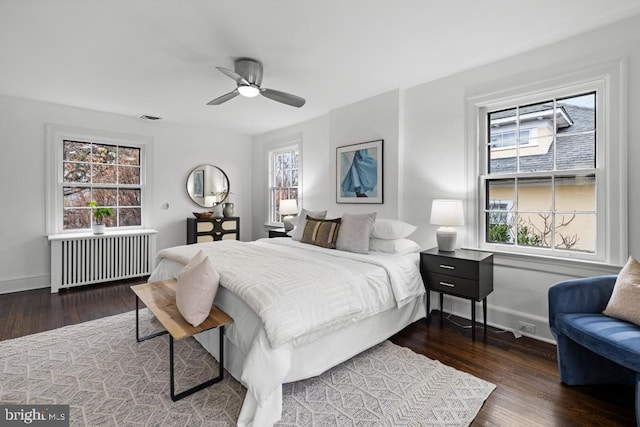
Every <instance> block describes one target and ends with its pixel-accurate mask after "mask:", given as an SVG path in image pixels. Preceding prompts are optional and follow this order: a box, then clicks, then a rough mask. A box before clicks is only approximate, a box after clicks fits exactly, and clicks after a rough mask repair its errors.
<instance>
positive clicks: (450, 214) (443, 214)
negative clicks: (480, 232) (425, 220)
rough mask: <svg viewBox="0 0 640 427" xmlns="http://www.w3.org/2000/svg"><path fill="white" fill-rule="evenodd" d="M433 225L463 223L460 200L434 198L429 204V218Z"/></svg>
mask: <svg viewBox="0 0 640 427" xmlns="http://www.w3.org/2000/svg"><path fill="white" fill-rule="evenodd" d="M429 222H430V223H431V224H434V225H446V226H453V225H464V214H463V212H462V200H450V199H435V200H434V201H433V203H432V204H431V220H430V221H429Z"/></svg>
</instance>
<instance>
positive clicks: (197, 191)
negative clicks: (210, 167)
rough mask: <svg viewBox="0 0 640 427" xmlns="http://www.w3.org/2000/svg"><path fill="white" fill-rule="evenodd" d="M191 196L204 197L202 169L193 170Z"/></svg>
mask: <svg viewBox="0 0 640 427" xmlns="http://www.w3.org/2000/svg"><path fill="white" fill-rule="evenodd" d="M193 197H204V169H199V170H196V171H193Z"/></svg>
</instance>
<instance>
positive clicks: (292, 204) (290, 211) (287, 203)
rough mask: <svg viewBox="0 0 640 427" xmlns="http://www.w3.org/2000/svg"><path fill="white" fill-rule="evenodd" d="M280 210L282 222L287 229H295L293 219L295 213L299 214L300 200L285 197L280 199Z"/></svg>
mask: <svg viewBox="0 0 640 427" xmlns="http://www.w3.org/2000/svg"><path fill="white" fill-rule="evenodd" d="M278 212H279V213H280V215H281V216H282V224H283V225H284V230H285V231H291V230H293V225H294V224H293V223H292V222H291V220H293V217H294V215H297V214H298V201H297V200H296V199H284V200H280V206H279V209H278Z"/></svg>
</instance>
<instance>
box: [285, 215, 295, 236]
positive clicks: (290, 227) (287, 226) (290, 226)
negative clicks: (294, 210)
mask: <svg viewBox="0 0 640 427" xmlns="http://www.w3.org/2000/svg"><path fill="white" fill-rule="evenodd" d="M294 218H295V217H294V216H293V215H287V216H285V217H283V218H282V225H284V231H285V232H286V231H291V230H293V226H294V225H293V223H292V222H291V220H293V219H294Z"/></svg>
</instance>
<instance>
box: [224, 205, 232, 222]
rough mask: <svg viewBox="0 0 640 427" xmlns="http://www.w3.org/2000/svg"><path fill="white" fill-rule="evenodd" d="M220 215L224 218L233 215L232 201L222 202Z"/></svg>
mask: <svg viewBox="0 0 640 427" xmlns="http://www.w3.org/2000/svg"><path fill="white" fill-rule="evenodd" d="M222 215H224V217H225V218H231V217H232V216H233V203H231V202H227V203H223V204H222Z"/></svg>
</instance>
